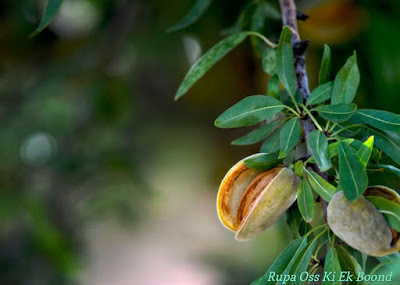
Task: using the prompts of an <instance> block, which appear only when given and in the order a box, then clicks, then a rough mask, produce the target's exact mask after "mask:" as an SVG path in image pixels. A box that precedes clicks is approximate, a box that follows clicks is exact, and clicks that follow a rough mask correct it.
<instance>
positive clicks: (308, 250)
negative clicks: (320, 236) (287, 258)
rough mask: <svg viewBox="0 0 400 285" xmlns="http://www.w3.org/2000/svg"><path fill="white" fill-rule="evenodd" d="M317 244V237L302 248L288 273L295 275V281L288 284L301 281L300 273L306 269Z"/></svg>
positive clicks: (299, 283)
mask: <svg viewBox="0 0 400 285" xmlns="http://www.w3.org/2000/svg"><path fill="white" fill-rule="evenodd" d="M316 244H317V239H314V240H313V241H311V242H309V243H308V244H307V246H306V247H305V248H304V249H303V251H302V253H301V254H300V255H299V257H298V258H297V260H296V262H295V264H294V265H293V266H292V269H291V271H290V275H295V276H296V281H292V282H289V283H288V284H294V285H301V284H302V283H303V282H302V281H300V275H301V274H302V273H303V272H304V271H306V270H307V267H308V263H309V262H310V259H311V255H312V253H313V250H314V248H315V245H316Z"/></svg>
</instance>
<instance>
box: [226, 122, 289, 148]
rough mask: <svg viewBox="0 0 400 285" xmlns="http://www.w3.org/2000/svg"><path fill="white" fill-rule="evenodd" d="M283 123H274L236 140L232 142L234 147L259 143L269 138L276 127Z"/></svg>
mask: <svg viewBox="0 0 400 285" xmlns="http://www.w3.org/2000/svg"><path fill="white" fill-rule="evenodd" d="M280 122H281V121H279V120H278V121H274V122H271V123H269V124H266V125H264V126H262V127H260V128H258V129H255V130H253V131H251V132H250V133H248V134H246V135H244V136H242V137H240V138H237V139H235V140H234V141H232V144H233V145H250V144H254V143H258V142H260V141H262V140H263V139H265V138H266V137H268V136H269V135H270V134H271V133H272V132H273V131H274V130H275V128H276V126H277V125H278V124H279V123H280Z"/></svg>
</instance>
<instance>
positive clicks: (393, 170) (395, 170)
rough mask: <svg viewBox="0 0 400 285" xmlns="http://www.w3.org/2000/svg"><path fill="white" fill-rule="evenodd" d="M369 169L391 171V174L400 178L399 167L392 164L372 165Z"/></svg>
mask: <svg viewBox="0 0 400 285" xmlns="http://www.w3.org/2000/svg"><path fill="white" fill-rule="evenodd" d="M368 167H369V168H371V169H385V170H389V171H390V172H391V173H393V174H396V175H397V176H398V177H400V169H398V168H397V167H395V166H393V165H390V164H371V165H368Z"/></svg>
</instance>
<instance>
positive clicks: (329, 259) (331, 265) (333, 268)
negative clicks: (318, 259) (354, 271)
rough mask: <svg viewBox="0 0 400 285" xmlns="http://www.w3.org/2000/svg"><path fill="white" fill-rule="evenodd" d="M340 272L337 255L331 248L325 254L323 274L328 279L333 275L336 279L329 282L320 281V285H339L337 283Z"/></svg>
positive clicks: (339, 282)
mask: <svg viewBox="0 0 400 285" xmlns="http://www.w3.org/2000/svg"><path fill="white" fill-rule="evenodd" d="M340 271H341V268H340V263H339V257H338V255H337V252H336V249H335V248H334V247H331V248H330V249H329V251H328V253H327V254H326V258H325V266H324V273H325V274H327V275H328V276H330V277H332V276H333V275H335V277H336V278H334V281H329V280H327V279H325V280H323V281H322V285H341V284H342V282H341V281H339V276H340Z"/></svg>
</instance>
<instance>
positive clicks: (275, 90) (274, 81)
mask: <svg viewBox="0 0 400 285" xmlns="http://www.w3.org/2000/svg"><path fill="white" fill-rule="evenodd" d="M267 94H268V96H271V97H274V98H277V99H278V98H279V78H278V76H277V75H276V74H275V75H274V76H272V77H271V79H270V80H269V82H268V87H267Z"/></svg>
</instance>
